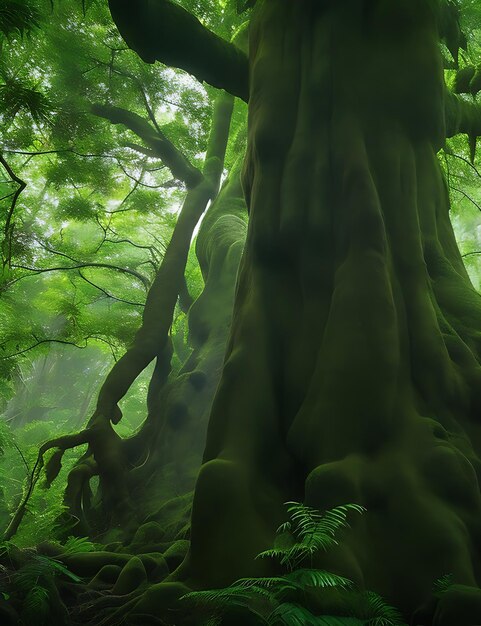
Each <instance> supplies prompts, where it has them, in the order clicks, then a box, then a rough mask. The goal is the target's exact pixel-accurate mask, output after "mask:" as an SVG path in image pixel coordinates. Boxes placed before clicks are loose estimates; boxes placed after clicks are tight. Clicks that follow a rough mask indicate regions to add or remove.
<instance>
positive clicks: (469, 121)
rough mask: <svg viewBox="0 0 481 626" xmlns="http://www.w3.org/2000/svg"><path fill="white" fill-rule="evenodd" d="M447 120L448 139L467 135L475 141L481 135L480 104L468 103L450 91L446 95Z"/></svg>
mask: <svg viewBox="0 0 481 626" xmlns="http://www.w3.org/2000/svg"><path fill="white" fill-rule="evenodd" d="M445 119H446V137H453V136H454V135H458V134H460V133H465V134H466V135H468V138H469V139H475V138H476V137H479V136H480V135H481V107H480V106H479V104H477V103H476V102H468V101H467V100H464V99H463V98H460V97H459V96H456V95H455V94H453V93H451V92H450V91H448V90H446V93H445ZM471 156H472V155H471Z"/></svg>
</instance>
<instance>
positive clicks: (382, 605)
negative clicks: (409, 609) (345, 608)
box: [350, 591, 406, 626]
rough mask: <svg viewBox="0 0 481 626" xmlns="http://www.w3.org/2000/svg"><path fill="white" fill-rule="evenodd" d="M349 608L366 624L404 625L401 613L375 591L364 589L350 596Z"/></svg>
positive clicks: (371, 625)
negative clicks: (362, 591)
mask: <svg viewBox="0 0 481 626" xmlns="http://www.w3.org/2000/svg"><path fill="white" fill-rule="evenodd" d="M350 605H351V610H353V612H354V614H355V615H356V616H357V617H358V618H360V619H364V620H367V622H366V624H367V626H406V623H405V621H404V619H403V617H402V615H401V613H400V612H399V611H398V610H397V609H396V608H394V607H393V606H391V605H389V604H387V602H386V601H385V600H384V599H383V598H382V597H381V596H380V595H378V594H377V593H374V592H373V591H366V592H364V593H360V594H356V595H355V596H353V597H352V598H351V602H350Z"/></svg>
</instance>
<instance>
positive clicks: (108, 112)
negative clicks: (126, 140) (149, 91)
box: [92, 104, 202, 188]
mask: <svg viewBox="0 0 481 626" xmlns="http://www.w3.org/2000/svg"><path fill="white" fill-rule="evenodd" d="M92 113H94V114H95V115H98V116H99V117H103V118H105V119H107V120H109V122H111V123H112V124H122V125H123V126H126V127H127V128H129V129H130V130H131V131H132V132H134V133H135V134H136V135H137V136H138V137H140V138H141V139H142V140H143V141H144V142H145V143H146V144H147V146H148V147H149V148H150V149H151V150H152V151H153V153H154V155H155V156H156V157H158V158H160V159H162V161H163V162H164V163H165V165H167V167H168V168H169V169H170V171H171V172H172V174H173V175H174V176H175V177H176V178H178V179H179V180H182V181H184V182H185V184H186V185H187V187H188V188H192V187H195V186H196V185H197V184H198V183H199V182H200V181H201V180H202V173H201V172H200V171H199V170H198V169H197V168H196V167H194V166H193V165H191V163H189V161H188V160H187V159H186V158H185V156H184V155H183V154H182V153H181V152H180V151H179V150H177V148H176V147H175V146H174V144H173V143H172V142H171V141H169V139H167V137H166V136H165V135H164V134H163V133H162V132H160V131H158V130H156V129H154V128H152V126H151V125H150V124H149V122H147V120H145V119H144V118H143V117H140V115H137V113H133V112H132V111H127V110H126V109H122V108H121V107H116V106H111V105H109V104H94V105H92Z"/></svg>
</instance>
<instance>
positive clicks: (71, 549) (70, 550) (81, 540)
mask: <svg viewBox="0 0 481 626" xmlns="http://www.w3.org/2000/svg"><path fill="white" fill-rule="evenodd" d="M96 549H97V546H96V545H95V544H94V543H93V542H92V541H90V539H89V538H88V537H69V538H68V539H67V541H66V542H65V545H64V549H63V554H64V555H65V554H80V553H85V552H94V551H95V550H96Z"/></svg>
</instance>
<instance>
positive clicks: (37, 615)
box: [22, 585, 50, 626]
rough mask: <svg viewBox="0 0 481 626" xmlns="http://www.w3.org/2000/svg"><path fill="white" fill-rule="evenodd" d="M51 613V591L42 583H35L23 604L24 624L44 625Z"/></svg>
mask: <svg viewBox="0 0 481 626" xmlns="http://www.w3.org/2000/svg"><path fill="white" fill-rule="evenodd" d="M49 613H50V592H49V590H48V589H46V588H45V587H42V586H41V585H34V586H33V587H32V588H31V589H30V591H29V592H28V593H27V595H26V596H25V599H24V601H23V606H22V621H23V623H24V624H36V625H37V626H43V625H44V624H45V623H46V620H47V617H48V615H49Z"/></svg>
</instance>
